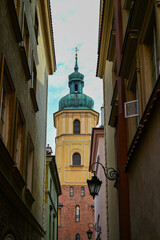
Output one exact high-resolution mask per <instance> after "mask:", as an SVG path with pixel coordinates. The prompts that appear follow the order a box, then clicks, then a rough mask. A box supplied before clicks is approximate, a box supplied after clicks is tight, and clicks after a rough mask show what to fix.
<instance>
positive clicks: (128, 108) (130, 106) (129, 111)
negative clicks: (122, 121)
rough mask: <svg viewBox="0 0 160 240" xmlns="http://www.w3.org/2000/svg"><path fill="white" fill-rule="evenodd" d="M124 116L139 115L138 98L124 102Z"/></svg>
mask: <svg viewBox="0 0 160 240" xmlns="http://www.w3.org/2000/svg"><path fill="white" fill-rule="evenodd" d="M124 110H125V118H129V117H135V116H138V115H139V104H138V100H134V101H130V102H125V103H124Z"/></svg>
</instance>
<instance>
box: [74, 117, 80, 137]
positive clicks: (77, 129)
mask: <svg viewBox="0 0 160 240" xmlns="http://www.w3.org/2000/svg"><path fill="white" fill-rule="evenodd" d="M73 133H74V134H80V121H79V120H74V122H73Z"/></svg>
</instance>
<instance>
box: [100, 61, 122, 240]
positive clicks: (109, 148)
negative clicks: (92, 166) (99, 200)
mask: <svg viewBox="0 0 160 240" xmlns="http://www.w3.org/2000/svg"><path fill="white" fill-rule="evenodd" d="M112 66H113V63H111V62H109V61H106V65H105V73H104V77H103V89H104V123H105V124H104V131H105V161H106V166H107V167H108V168H109V167H113V168H115V169H117V165H116V148H115V129H114V128H112V127H111V126H109V125H108V122H109V117H110V112H111V100H112V90H111V89H113V86H112ZM107 201H108V202H107V225H108V239H113V240H118V239H119V214H118V212H119V210H118V192H117V189H116V188H115V187H114V181H109V180H107Z"/></svg>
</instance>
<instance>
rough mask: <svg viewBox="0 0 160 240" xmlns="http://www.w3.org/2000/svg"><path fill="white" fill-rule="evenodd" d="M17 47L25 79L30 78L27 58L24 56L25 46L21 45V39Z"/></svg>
mask: <svg viewBox="0 0 160 240" xmlns="http://www.w3.org/2000/svg"><path fill="white" fill-rule="evenodd" d="M19 48H20V53H21V59H22V63H23V67H24V71H25V75H26V79H27V81H29V80H30V79H31V74H30V69H29V66H28V59H27V56H26V50H25V47H24V46H23V41H22V42H21V43H20V44H19Z"/></svg>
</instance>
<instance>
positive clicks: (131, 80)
mask: <svg viewBox="0 0 160 240" xmlns="http://www.w3.org/2000/svg"><path fill="white" fill-rule="evenodd" d="M99 26H100V27H99V50H98V63H97V76H99V77H101V78H103V82H104V109H105V127H104V128H105V146H106V149H105V151H106V164H107V166H112V167H116V168H118V169H119V173H120V183H119V184H118V187H117V190H116V189H114V188H113V186H111V184H112V183H109V182H108V187H107V191H108V223H109V225H108V226H109V239H132V240H136V239H158V238H160V231H159V221H158V216H159V211H160V207H159V204H158V202H159V200H160V194H159V193H158V192H157V186H158V184H159V174H158V172H159V170H160V165H159V161H158V155H159V144H158V139H159V137H158V136H159V132H160V124H159V118H160V114H159V106H160V97H159V92H160V78H159V71H160V63H159V56H160V48H159V46H160V3H159V1H156V0H154V1H146V0H143V1H131V0H121V1H118V0H115V1H109V0H102V1H101V4H100V24H99ZM110 186H111V187H110ZM148 193H149V194H148ZM113 205H114V208H113ZM149 206H150V207H149ZM151 206H152V207H151ZM114 225H116V226H115V228H116V229H117V231H115V232H114V231H113V229H114ZM118 229H119V231H118Z"/></svg>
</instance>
